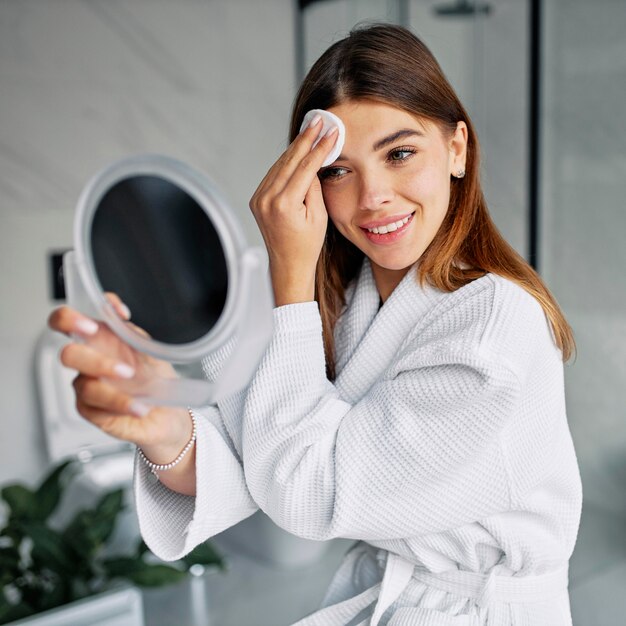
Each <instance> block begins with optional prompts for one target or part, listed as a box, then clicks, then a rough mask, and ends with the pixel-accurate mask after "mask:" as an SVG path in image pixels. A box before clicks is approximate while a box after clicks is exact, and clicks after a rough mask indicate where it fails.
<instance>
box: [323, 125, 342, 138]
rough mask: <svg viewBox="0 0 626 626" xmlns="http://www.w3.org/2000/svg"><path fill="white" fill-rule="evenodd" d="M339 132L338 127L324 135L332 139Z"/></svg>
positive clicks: (330, 129) (332, 128)
mask: <svg viewBox="0 0 626 626" xmlns="http://www.w3.org/2000/svg"><path fill="white" fill-rule="evenodd" d="M338 131H339V129H338V128H337V127H336V126H333V127H331V128H329V129H328V130H327V131H326V133H325V134H324V137H332V136H333V135H334V134H336V133H337V132H338Z"/></svg>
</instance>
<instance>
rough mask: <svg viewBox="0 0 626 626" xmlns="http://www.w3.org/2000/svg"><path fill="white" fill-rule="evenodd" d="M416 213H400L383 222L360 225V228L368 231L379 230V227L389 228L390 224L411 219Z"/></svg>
mask: <svg viewBox="0 0 626 626" xmlns="http://www.w3.org/2000/svg"><path fill="white" fill-rule="evenodd" d="M413 213H415V211H413V212H412V213H399V214H398V215H390V216H389V217H386V218H385V219H382V220H375V221H373V222H366V223H365V224H359V228H363V229H366V230H367V229H368V228H378V227H379V226H387V225H388V224H393V223H394V222H400V221H402V220H403V219H405V218H407V217H409V215H413Z"/></svg>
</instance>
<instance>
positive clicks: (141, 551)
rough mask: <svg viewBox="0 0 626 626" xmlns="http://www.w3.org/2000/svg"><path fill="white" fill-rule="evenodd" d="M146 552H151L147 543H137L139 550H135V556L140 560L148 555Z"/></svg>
mask: <svg viewBox="0 0 626 626" xmlns="http://www.w3.org/2000/svg"><path fill="white" fill-rule="evenodd" d="M146 552H150V548H148V546H147V544H146V542H145V541H144V540H143V539H140V540H139V541H138V542H137V548H136V549H135V554H136V555H137V556H138V557H139V558H142V557H143V555H144V554H146Z"/></svg>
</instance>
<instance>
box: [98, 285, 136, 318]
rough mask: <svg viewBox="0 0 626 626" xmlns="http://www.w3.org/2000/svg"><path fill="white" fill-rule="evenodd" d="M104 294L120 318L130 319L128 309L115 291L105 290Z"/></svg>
mask: <svg viewBox="0 0 626 626" xmlns="http://www.w3.org/2000/svg"><path fill="white" fill-rule="evenodd" d="M104 295H105V296H106V298H107V300H108V301H109V302H110V303H111V304H112V305H113V308H114V309H115V311H116V312H117V314H118V315H119V316H120V317H121V318H122V319H125V320H129V319H130V309H129V308H128V307H127V306H126V305H125V304H124V302H123V301H122V299H121V298H120V297H119V296H118V295H117V294H116V293H113V292H112V291H107V292H106V293H105V294H104Z"/></svg>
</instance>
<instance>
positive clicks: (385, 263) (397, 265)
mask: <svg viewBox="0 0 626 626" xmlns="http://www.w3.org/2000/svg"><path fill="white" fill-rule="evenodd" d="M420 256H421V255H420ZM420 256H411V257H407V256H406V255H402V256H398V257H397V258H390V256H389V255H373V256H371V257H370V260H371V261H373V262H374V263H376V265H378V266H379V267H381V268H383V269H386V270H390V271H396V272H399V271H401V270H406V269H408V268H409V267H411V265H413V264H414V263H415V262H416V261H419V258H420ZM377 257H378V258H377Z"/></svg>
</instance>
